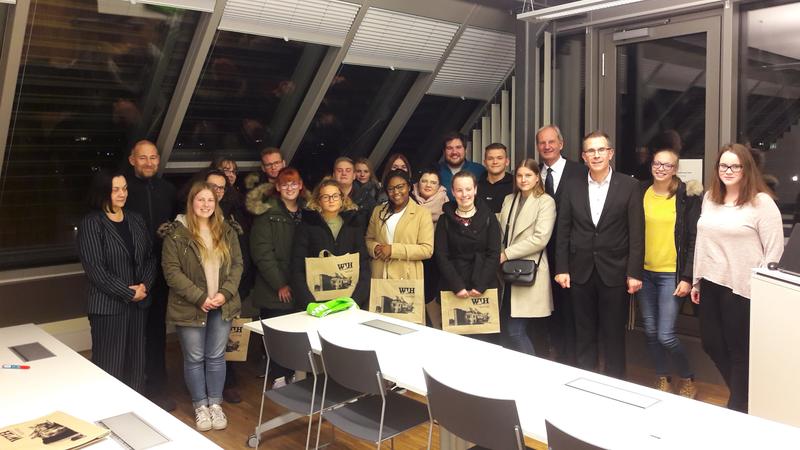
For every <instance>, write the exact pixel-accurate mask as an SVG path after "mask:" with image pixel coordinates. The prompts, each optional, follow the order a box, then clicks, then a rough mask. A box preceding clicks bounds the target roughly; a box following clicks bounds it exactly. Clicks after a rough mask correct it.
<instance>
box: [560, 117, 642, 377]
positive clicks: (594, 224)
mask: <svg viewBox="0 0 800 450" xmlns="http://www.w3.org/2000/svg"><path fill="white" fill-rule="evenodd" d="M613 156H614V149H613V147H612V145H611V140H610V138H609V137H608V135H607V134H605V133H603V132H602V131H594V132H592V133H589V134H588V135H587V136H586V137H585V138H584V139H583V160H584V162H585V163H586V165H587V166H588V167H589V174H588V176H587V177H586V181H585V182H584V183H585V184H584V183H575V184H574V185H572V186H571V187H570V189H569V190H567V191H566V192H564V193H563V195H562V196H561V198H560V200H559V207H558V223H557V227H558V241H557V242H556V273H557V275H556V276H555V280H556V282H557V283H558V284H559V285H561V287H562V288H564V289H568V290H569V295H570V298H571V300H572V306H573V311H574V316H575V327H576V354H577V360H578V366H579V367H580V368H583V369H587V370H596V369H597V366H598V345H597V343H598V328H599V335H600V336H599V340H601V341H602V342H603V344H604V355H605V373H606V374H607V375H609V376H613V377H616V378H620V379H623V378H624V377H625V322H626V319H627V317H628V307H627V306H628V297H629V295H631V294H633V293H635V292H636V291H638V290H639V289H641V287H642V282H641V279H642V268H643V264H644V211H643V209H642V198H641V190H640V187H639V182H638V181H636V180H635V179H634V178H631V177H629V176H627V175H623V174H621V173H618V172H616V171H614V170H612V169H611V166H610V162H611V159H612V158H613Z"/></svg>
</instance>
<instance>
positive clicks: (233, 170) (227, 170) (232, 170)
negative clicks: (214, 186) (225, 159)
mask: <svg viewBox="0 0 800 450" xmlns="http://www.w3.org/2000/svg"><path fill="white" fill-rule="evenodd" d="M222 172H223V173H236V172H238V170H236V169H222Z"/></svg>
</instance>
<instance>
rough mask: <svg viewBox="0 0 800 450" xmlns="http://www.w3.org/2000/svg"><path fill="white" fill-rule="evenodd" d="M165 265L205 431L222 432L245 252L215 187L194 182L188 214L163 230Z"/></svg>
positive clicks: (171, 317) (170, 314) (172, 318)
mask: <svg viewBox="0 0 800 450" xmlns="http://www.w3.org/2000/svg"><path fill="white" fill-rule="evenodd" d="M159 232H160V234H161V236H162V237H163V238H164V248H163V253H162V263H161V264H162V267H163V270H164V278H166V280H167V284H168V285H169V299H168V305H167V322H168V323H172V324H174V325H175V329H176V331H177V334H178V339H179V340H180V343H181V348H182V350H183V373H184V378H185V380H186V386H187V388H188V389H189V393H190V395H191V396H192V405H193V407H194V410H195V425H196V428H197V430H199V431H208V430H210V429H211V428H213V429H215V430H222V429H224V428H225V427H227V425H228V419H227V417H226V416H225V413H224V412H223V411H222V406H221V403H222V391H223V387H224V385H225V345H226V344H227V342H228V335H229V334H230V330H231V321H232V320H233V319H234V318H235V317H237V316H238V315H239V313H240V311H241V307H242V303H241V299H240V298H239V291H238V287H239V281H240V279H241V276H242V253H241V249H240V248H239V239H238V237H237V233H236V231H234V229H233V228H231V226H230V225H228V224H227V222H225V221H224V218H223V216H222V211H221V209H220V208H219V206H218V204H217V198H216V196H215V195H214V186H213V185H211V184H208V183H206V182H204V181H201V182H197V183H194V184H193V185H192V187H191V189H190V190H189V196H188V198H187V200H186V214H185V215H183V214H179V215H178V216H177V217H176V218H175V220H174V221H173V222H170V223H168V224H165V225H163V226H162V227H161V229H160V230H159Z"/></svg>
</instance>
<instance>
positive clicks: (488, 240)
mask: <svg viewBox="0 0 800 450" xmlns="http://www.w3.org/2000/svg"><path fill="white" fill-rule="evenodd" d="M476 206H477V208H478V209H477V211H476V212H475V215H474V216H472V223H470V225H469V226H468V227H465V226H464V225H462V224H461V223H459V222H458V219H457V218H456V215H455V211H456V203H455V202H448V203H445V205H444V207H443V208H442V209H443V213H442V216H441V217H440V218H439V221H438V222H436V234H435V237H434V240H433V242H434V244H433V248H434V250H433V256H434V258H435V259H436V265H437V266H438V268H439V272H440V273H439V275H440V278H439V288H440V290H442V291H452V292H458V291H460V290H461V289H466V290H470V289H475V290H477V291H479V292H483V291H485V290H486V289H491V288H496V287H497V284H498V283H497V269H498V268H499V267H500V239H501V232H500V224H499V223H498V222H497V217H496V216H495V215H494V213H492V211H491V209H490V208H489V205H487V204H486V203H484V202H483V201H481V200H478V201H477V202H476Z"/></svg>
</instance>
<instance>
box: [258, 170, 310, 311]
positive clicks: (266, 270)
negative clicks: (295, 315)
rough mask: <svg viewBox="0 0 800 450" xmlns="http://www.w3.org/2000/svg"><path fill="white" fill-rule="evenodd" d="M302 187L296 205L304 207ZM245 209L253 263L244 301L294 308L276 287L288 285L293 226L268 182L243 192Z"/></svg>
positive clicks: (305, 194)
mask: <svg viewBox="0 0 800 450" xmlns="http://www.w3.org/2000/svg"><path fill="white" fill-rule="evenodd" d="M307 199H308V193H307V191H305V190H303V191H302V193H301V196H300V198H299V199H298V205H299V206H300V208H301V211H302V208H303V207H304V206H305V204H306V201H307ZM246 206H247V210H248V211H249V212H250V214H252V215H253V216H254V217H255V219H254V220H253V226H252V228H251V229H250V248H249V251H250V256H251V258H252V261H253V265H254V266H255V269H256V270H255V285H254V286H253V289H252V290H251V291H250V294H249V296H248V298H247V299H248V301H250V302H252V304H253V306H255V307H257V308H265V309H272V310H282V311H286V312H290V311H294V310H296V309H297V308H296V303H295V301H294V298H293V299H292V301H290V302H288V303H284V302H281V301H280V300H279V299H278V289H280V288H282V287H284V286H288V285H289V281H290V276H289V274H290V265H291V259H292V243H293V241H294V232H295V229H296V227H297V224H295V222H294V220H293V219H292V217H291V215H290V214H289V211H288V210H287V209H286V206H284V204H283V201H281V199H280V197H279V196H277V195H276V193H275V186H274V185H273V184H272V183H262V184H261V185H259V186H257V187H256V188H254V189H253V190H251V191H250V192H249V193H248V194H247V200H246Z"/></svg>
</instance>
